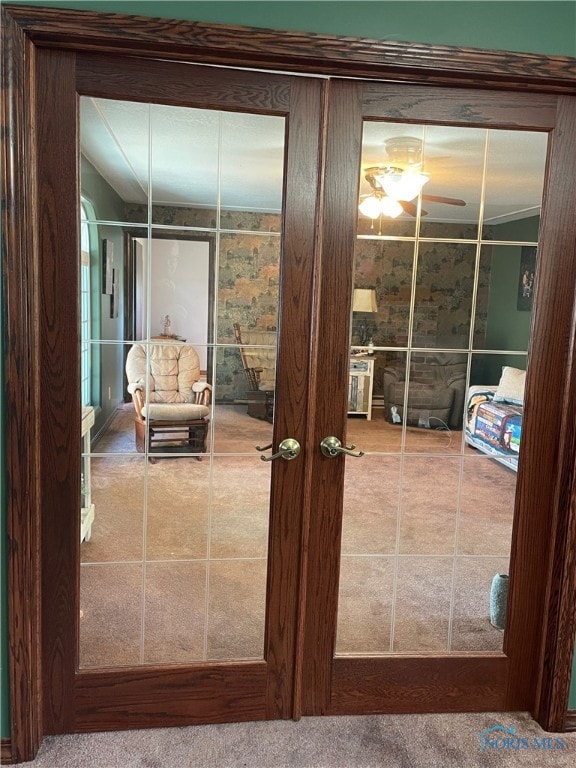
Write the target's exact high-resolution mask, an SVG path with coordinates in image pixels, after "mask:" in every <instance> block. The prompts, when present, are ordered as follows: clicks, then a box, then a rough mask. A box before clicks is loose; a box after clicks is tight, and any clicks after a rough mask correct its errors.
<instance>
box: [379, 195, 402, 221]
mask: <svg viewBox="0 0 576 768" xmlns="http://www.w3.org/2000/svg"><path fill="white" fill-rule="evenodd" d="M380 209H381V210H382V213H383V214H384V216H390V217H391V218H392V219H396V218H397V217H398V216H400V214H401V213H402V212H403V211H404V208H402V206H401V205H400V203H399V202H398V200H394V198H392V197H383V198H382V200H380Z"/></svg>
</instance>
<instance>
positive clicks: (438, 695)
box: [328, 655, 508, 715]
mask: <svg viewBox="0 0 576 768" xmlns="http://www.w3.org/2000/svg"><path fill="white" fill-rule="evenodd" d="M507 666H508V660H507V659H506V658H504V657H503V656H498V657H492V658H491V657H489V656H468V655H466V656H461V657H455V656H447V657H444V658H442V657H437V658H429V657H425V656H424V657H421V658H410V659H408V658H402V657H400V658H398V657H397V658H380V659H343V658H341V659H336V660H335V661H334V676H333V681H332V686H333V692H332V701H331V704H330V707H329V709H328V713H329V714H331V715H355V714H388V713H390V714H392V713H397V714H402V713H406V714H408V713H410V712H492V711H494V712H499V711H503V710H504V709H506V697H505V692H504V689H503V687H502V685H501V684H500V683H499V682H495V681H500V680H503V679H505V677H506V670H507Z"/></svg>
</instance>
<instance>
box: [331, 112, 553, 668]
mask: <svg viewBox="0 0 576 768" xmlns="http://www.w3.org/2000/svg"><path fill="white" fill-rule="evenodd" d="M389 130H392V133H388V131H389ZM496 133H497V132H495V131H491V130H483V129H482V130H481V129H466V128H446V127H440V126H426V127H424V126H398V125H395V126H387V125H385V124H383V123H376V122H370V123H366V124H365V130H364V144H363V156H362V162H361V178H360V195H361V197H360V204H362V201H363V199H364V198H363V197H362V195H364V194H366V192H365V191H364V188H365V183H364V182H365V180H364V179H363V178H362V176H365V175H366V173H367V168H371V167H372V166H374V165H376V164H380V165H382V166H384V167H386V166H387V165H392V164H393V163H392V160H391V157H390V155H391V154H392V155H393V156H394V163H395V165H394V169H393V170H392V171H389V173H391V174H397V175H398V172H397V169H398V168H399V169H400V171H401V173H400V175H401V174H403V173H422V174H425V175H427V176H429V178H428V179H427V180H426V181H425V182H424V184H423V187H422V191H421V194H420V195H418V194H417V195H416V197H415V198H414V199H413V200H411V201H410V202H411V205H409V206H408V209H409V212H407V211H406V206H404V208H403V213H402V214H401V215H400V216H399V217H398V218H395V219H389V220H388V221H385V215H384V214H382V216H380V215H379V216H378V218H377V219H375V220H374V229H370V227H371V224H370V219H369V217H368V218H367V217H366V216H365V215H364V216H363V214H362V212H360V214H359V224H358V238H357V243H356V252H355V263H354V269H355V272H354V276H353V280H352V284H353V286H354V294H353V296H351V298H350V307H351V323H350V349H351V357H350V361H351V362H350V371H349V375H348V388H349V395H350V397H349V401H348V426H347V434H346V436H345V437H346V442H347V444H348V445H350V444H352V443H354V444H355V445H356V447H357V449H361V450H363V451H365V455H364V456H363V457H362V458H360V459H356V458H354V459H351V458H346V459H345V462H346V469H345V482H344V517H343V527H342V567H341V574H340V598H339V609H338V630H337V643H336V653H337V655H343V654H344V655H351V654H356V655H386V654H390V653H404V654H411V653H421V654H438V653H449V652H453V653H462V652H468V651H482V652H483V651H488V652H489V651H499V650H501V649H502V642H503V632H502V629H503V628H504V626H505V605H506V600H505V598H506V591H505V590H506V584H507V581H506V577H507V574H508V568H509V555H510V543H511V536H512V525H513V515H514V506H515V493H516V472H517V469H518V463H519V461H521V434H522V419H523V409H524V386H525V378H526V369H527V358H528V355H527V352H528V350H529V345H530V324H531V310H532V301H533V296H534V286H535V283H536V281H537V278H538V269H537V253H536V247H537V236H538V224H539V205H540V203H539V200H540V196H541V193H542V184H543V173H542V172H540V174H539V178H538V182H537V184H536V185H535V187H533V186H532V181H529V182H528V179H531V178H532V177H531V176H530V175H529V173H528V170H529V169H528V165H527V163H526V158H528V157H530V154H531V152H534V153H536V155H537V162H536V163H535V166H536V168H537V169H538V168H540V170H541V171H543V158H545V143H546V142H545V138H546V137H545V135H543V134H542V135H535V134H525V133H523V134H516V133H513V132H502V133H500V134H498V135H495V134H496ZM504 133H506V134H507V135H506V136H504V135H503V134H504ZM389 136H390V137H391V141H387V139H388V137H389ZM515 136H518V138H519V140H518V142H517V143H516V142H515V141H514V137H515ZM527 136H528V138H527ZM530 136H532V137H533V139H534V142H533V143H531V141H530ZM367 137H372V141H371V142H370V143H369V142H368V140H367ZM375 137H378V138H379V140H380V142H381V144H382V143H384V149H382V147H380V155H379V157H380V159H378V156H377V141H376V138H375ZM500 150H501V151H500ZM497 156H499V157H500V159H501V160H502V158H504V157H506V161H507V165H505V164H500V165H498V163H496V161H495V158H496V157H497ZM496 168H498V169H499V171H498V172H501V174H502V181H503V183H502V184H498V183H497V182H498V172H497V171H496ZM504 168H506V173H504V171H503V169H504ZM372 175H374V174H373V173H372ZM379 175H380V176H385V173H379ZM510 175H511V176H512V178H509V176H510ZM536 175H538V174H536ZM523 180H526V181H527V185H528V190H527V197H526V199H525V203H526V204H525V205H524V204H521V202H522V198H521V195H520V192H521V191H522V185H523ZM382 183H383V184H384V181H383V182H382ZM395 183H396V184H398V183H399V182H398V180H396V181H395ZM536 187H537V193H534V194H533V190H534V189H535V188H536ZM389 189H391V190H392V193H393V191H394V187H389ZM384 193H386V195H387V196H390V195H391V193H390V192H389V191H388V190H384V187H382V190H381V191H380V192H379V193H378V194H379V195H380V197H382V195H383V194H384ZM528 193H529V194H528ZM377 196H378V195H377ZM431 197H432V198H434V197H443V198H450V199H451V200H450V201H448V202H446V200H442V201H439V200H436V199H430V198H431ZM528 197H530V201H532V202H533V204H532V203H530V205H528V202H529V201H528ZM459 200H462V201H464V202H465V203H466V204H465V205H459V204H458V202H457V201H459ZM400 202H402V203H405V202H406V201H402V200H401V201H400ZM423 209H424V210H423ZM482 210H483V211H484V213H485V216H484V221H485V222H486V226H484V228H483V236H484V238H485V239H484V240H481V239H479V222H480V215H481V211H482ZM380 218H381V219H382V222H381V221H380ZM408 218H411V220H412V221H413V222H414V226H413V229H412V232H411V233H410V232H409V231H408V230H407V229H406V228H404V224H403V222H405V221H406V220H407V219H408ZM488 221H490V228H489V229H488V226H487V224H488ZM414 264H415V270H414V266H413V265H414ZM361 379H365V381H364V382H363V383H362V384H361V383H360V380H361ZM355 380H356V381H355ZM366 386H369V388H370V391H371V405H370V407H367V404H366V399H365V396H364V395H365V392H366ZM353 395H354V396H355V398H356V399H355V400H354V398H353ZM502 577H504V578H502ZM491 595H492V602H491ZM495 595H497V599H496V597H494V596H495ZM502 601H503V602H502ZM496 605H499V606H500V608H499V611H500V612H499V614H498V615H495V614H494V606H496ZM502 611H504V613H502Z"/></svg>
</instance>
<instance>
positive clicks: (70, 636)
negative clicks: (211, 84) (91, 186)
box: [35, 50, 80, 733]
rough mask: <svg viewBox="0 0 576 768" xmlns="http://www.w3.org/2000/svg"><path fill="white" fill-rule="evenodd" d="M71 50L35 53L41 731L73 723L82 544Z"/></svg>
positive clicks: (77, 247)
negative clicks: (73, 689) (80, 547)
mask: <svg viewBox="0 0 576 768" xmlns="http://www.w3.org/2000/svg"><path fill="white" fill-rule="evenodd" d="M74 58H75V57H74V54H73V53H71V52H61V51H48V50H38V51H37V57H36V95H35V99H36V106H37V112H36V125H35V135H36V151H37V158H38V164H37V184H36V194H37V201H38V222H37V228H36V229H35V234H36V236H37V238H38V240H37V241H38V259H37V274H36V279H37V284H38V287H39V295H38V323H39V332H40V349H39V359H38V373H37V374H36V375H35V378H36V380H37V381H38V384H39V385H40V387H41V393H42V407H41V409H40V434H39V444H40V459H41V463H40V483H41V504H40V507H39V515H40V518H41V520H42V547H43V555H44V556H43V569H42V642H43V651H42V657H43V676H44V680H43V690H44V733H64V732H69V731H71V730H72V729H73V724H74V717H73V707H72V705H73V700H72V697H71V696H70V691H71V686H72V684H73V680H74V672H75V666H76V655H77V650H76V649H77V632H78V626H77V624H78V617H79V590H78V579H79V576H78V572H79V569H78V565H77V556H78V549H79V542H80V516H79V514H78V510H79V500H80V368H79V366H80V361H79V358H80V355H79V348H80V345H79V328H80V322H79V317H78V312H79V309H78V301H77V300H75V299H74V298H72V297H76V296H78V295H79V294H78V272H79V264H78V261H79V260H78V254H79V252H80V240H79V232H78V229H79V223H78V221H79V217H78V203H79V200H80V190H79V185H78V179H77V159H76V155H77V149H76V148H77V146H78V140H77V132H76V92H75V82H74V80H75V78H74Z"/></svg>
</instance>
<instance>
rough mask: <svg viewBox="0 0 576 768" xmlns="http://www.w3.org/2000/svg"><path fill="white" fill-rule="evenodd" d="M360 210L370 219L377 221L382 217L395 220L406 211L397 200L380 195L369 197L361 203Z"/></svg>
mask: <svg viewBox="0 0 576 768" xmlns="http://www.w3.org/2000/svg"><path fill="white" fill-rule="evenodd" d="M358 210H359V211H360V213H361V214H363V215H364V216H367V217H368V218H369V219H377V218H379V217H380V216H382V215H384V216H390V217H391V218H392V219H395V218H396V217H397V216H400V214H401V213H402V212H403V210H404V209H403V208H402V206H401V205H400V203H399V202H398V201H397V200H393V199H392V198H391V197H386V196H385V195H383V194H382V193H379V194H374V195H369V196H368V197H367V198H366V199H365V200H363V201H362V202H361V203H360V205H359V206H358Z"/></svg>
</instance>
